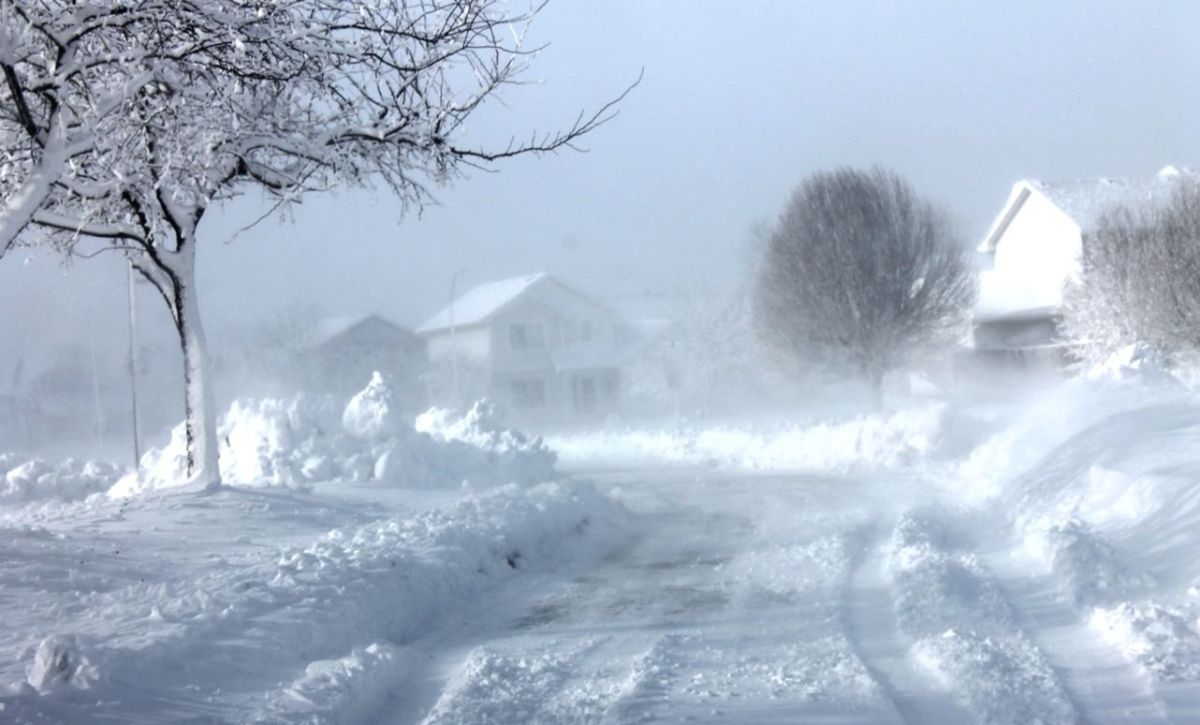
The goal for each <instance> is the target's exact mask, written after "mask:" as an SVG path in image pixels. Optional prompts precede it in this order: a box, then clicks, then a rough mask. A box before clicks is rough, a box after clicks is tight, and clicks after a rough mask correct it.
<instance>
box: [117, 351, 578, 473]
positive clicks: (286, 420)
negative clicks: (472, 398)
mask: <svg viewBox="0 0 1200 725" xmlns="http://www.w3.org/2000/svg"><path fill="white" fill-rule="evenodd" d="M395 400H396V396H395V394H394V393H393V391H392V389H391V388H390V386H389V385H388V383H387V381H386V380H385V379H384V378H383V377H382V376H381V375H379V374H378V373H376V374H375V375H373V376H372V378H371V381H370V382H369V383H368V385H367V387H366V388H364V389H363V390H362V391H361V392H359V393H358V394H356V395H355V396H354V397H353V398H351V400H350V401H349V403H348V404H346V405H345V407H344V408H342V409H340V410H339V407H338V405H337V404H336V403H335V402H334V401H332V400H331V399H329V398H318V397H312V396H305V395H300V396H297V397H295V398H291V399H287V400H279V399H261V400H250V399H241V400H236V401H234V402H233V404H232V405H231V406H230V408H229V411H228V412H227V413H226V414H225V415H224V416H223V417H222V419H221V422H220V425H219V426H218V438H219V439H220V465H221V478H222V480H223V481H224V482H225V483H228V484H234V485H240V486H282V487H287V488H293V489H300V490H308V489H310V488H311V487H312V486H313V485H314V484H316V483H320V482H325V481H351V482H370V483H375V484H379V485H391V486H409V487H434V488H437V487H447V486H460V485H469V486H475V487H487V486H496V485H503V484H506V483H525V484H529V483H538V482H543V481H547V480H552V479H554V478H556V477H557V473H556V471H555V456H554V454H553V453H552V452H551V451H550V450H549V449H548V448H546V446H545V445H544V444H543V443H542V442H541V439H540V438H535V439H529V438H527V437H525V436H524V435H523V434H521V433H520V432H519V431H514V430H507V429H503V428H501V427H500V426H498V425H497V424H496V423H495V420H494V418H493V416H492V414H491V409H490V408H489V407H488V406H487V405H486V404H484V403H479V404H476V405H475V406H474V407H473V408H471V410H470V411H468V412H467V413H466V414H465V415H456V414H455V413H453V412H451V411H446V410H439V409H433V410H431V411H429V412H427V413H424V414H422V415H421V416H419V417H418V418H417V424H416V426H415V427H414V425H413V424H412V423H411V422H406V421H404V420H402V419H401V418H400V415H399V413H397V410H398V407H397V405H396V402H395ZM185 451H186V447H185V438H184V430H183V426H182V424H181V425H180V426H178V427H176V429H175V430H174V431H173V432H172V435H171V441H170V443H169V444H168V445H167V446H165V447H164V448H161V449H152V450H150V451H148V452H147V453H146V454H145V455H144V456H143V457H142V470H141V472H140V474H139V475H134V474H130V475H128V476H125V477H124V478H122V479H121V481H120V482H119V483H118V484H117V485H116V486H114V487H113V488H112V490H111V491H110V494H111V495H113V496H129V495H132V494H135V493H138V492H141V491H145V490H153V489H161V488H171V487H174V486H179V485H182V483H183V482H184V481H185V479H186V476H185V475H184V470H185V460H186V459H185Z"/></svg>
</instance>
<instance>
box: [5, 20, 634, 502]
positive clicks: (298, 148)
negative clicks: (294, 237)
mask: <svg viewBox="0 0 1200 725" xmlns="http://www.w3.org/2000/svg"><path fill="white" fill-rule="evenodd" d="M2 7H3V10H2V11H0V22H2V23H3V29H2V30H0V32H2V33H3V38H4V45H3V50H2V51H0V68H2V69H3V71H4V74H5V79H6V93H7V96H8V99H9V100H10V101H11V103H6V104H4V107H3V109H2V110H0V139H2V140H0V172H2V173H0V185H2V189H0V190H2V192H3V198H4V207H3V209H2V211H0V233H2V234H3V236H0V254H2V253H3V251H6V250H7V249H9V248H10V247H11V246H12V245H13V244H41V245H50V246H53V247H55V248H58V249H60V250H62V251H64V252H65V253H67V254H80V253H83V252H85V251H86V250H88V249H91V248H92V247H93V246H94V245H95V244H97V243H103V244H112V245H119V248H120V250H121V252H122V253H124V254H127V255H128V256H129V258H130V259H131V261H132V263H133V264H134V266H135V267H136V269H137V271H138V272H139V273H140V274H141V275H142V276H143V277H145V278H146V279H147V280H149V281H150V282H151V283H152V284H153V285H154V286H155V288H156V289H157V290H158V291H159V293H160V294H161V296H162V298H163V299H164V301H165V302H166V304H167V306H168V308H169V310H170V313H171V317H172V320H173V322H174V324H175V327H176V330H177V332H178V335H179V340H180V344H181V348H182V350H183V355H184V366H185V369H184V379H185V388H186V409H187V419H186V432H187V441H188V470H189V475H190V476H191V477H192V478H193V479H195V480H197V481H198V482H200V483H204V484H206V485H210V486H211V485H217V484H219V480H218V473H217V465H216V455H217V446H216V444H215V421H214V417H215V416H214V411H213V403H212V395H211V391H210V389H209V386H208V385H207V384H206V380H205V377H206V375H207V364H206V361H205V358H206V344H205V337H204V331H203V327H202V325H201V323H200V319H199V307H198V298H197V290H196V285H195V258H196V257H195V255H196V243H197V239H198V228H199V225H200V223H201V221H202V220H203V218H204V216H205V214H206V212H207V211H208V210H209V209H210V208H211V206H212V204H213V203H214V202H215V201H219V200H222V199H228V198H231V197H233V196H236V195H238V194H240V193H244V192H245V191H247V190H250V189H260V190H263V191H265V192H266V193H268V194H269V195H272V196H274V197H275V198H276V200H277V201H278V203H280V204H284V205H286V204H290V203H292V202H294V201H296V200H297V199H298V198H299V197H300V196H301V195H302V194H305V193H309V192H314V191H321V190H325V189H330V188H333V187H335V186H341V185H349V186H369V185H375V184H383V185H384V186H385V187H386V188H387V189H389V190H390V191H391V192H392V193H393V194H394V195H395V197H396V198H397V200H398V201H399V202H400V205H401V207H402V209H409V208H413V207H418V208H419V207H420V206H421V205H423V204H425V203H427V202H428V201H429V200H430V198H431V197H430V189H431V187H432V186H433V185H437V184H444V183H447V182H451V181H453V180H455V179H457V178H458V177H459V175H460V173H461V170H462V167H464V166H468V167H471V166H486V165H488V164H491V163H492V162H495V161H499V160H502V159H505V158H509V157H512V156H518V155H525V154H541V153H548V152H553V151H557V150H560V149H569V148H574V147H575V144H576V142H577V141H578V140H579V139H580V138H581V137H582V136H584V135H586V134H588V133H590V132H591V131H593V130H595V129H596V128H597V127H599V126H600V125H601V124H603V123H604V122H606V121H608V120H609V119H611V118H612V117H613V115H614V114H615V106H616V103H618V102H619V101H620V99H621V98H623V97H624V94H621V95H620V96H618V97H617V98H615V99H614V100H612V101H610V102H608V103H606V104H603V105H602V106H600V108H599V109H598V110H596V111H595V112H591V113H581V114H580V115H579V116H578V117H577V118H576V119H575V120H574V121H573V122H571V123H570V124H569V125H567V126H566V127H565V129H563V130H553V131H550V132H546V133H542V134H538V133H534V134H533V135H531V136H530V137H529V138H528V140H526V141H523V142H522V141H515V140H514V141H511V142H509V143H508V144H505V145H502V146H500V147H499V148H488V147H479V146H474V145H471V144H470V143H468V142H467V141H466V140H465V139H464V138H463V136H464V133H465V128H466V126H465V124H466V122H467V120H468V118H469V117H471V116H472V114H473V113H474V112H475V111H477V110H478V109H479V108H481V107H482V106H483V105H484V103H485V102H486V101H488V100H489V99H490V98H492V97H494V96H495V95H496V94H497V93H499V92H500V91H501V90H502V89H504V88H505V87H507V86H510V85H513V84H516V83H519V82H520V79H521V76H522V73H523V72H524V71H525V70H526V69H527V67H528V63H529V61H530V60H531V59H532V50H531V49H529V48H526V47H525V43H524V35H525V29H526V27H527V26H528V23H529V22H530V21H531V20H532V19H533V17H534V16H535V15H536V14H537V11H538V10H539V9H540V6H534V7H532V8H530V10H529V11H528V12H525V13H518V14H513V13H511V12H510V11H509V5H508V4H507V3H503V2H498V1H496V0H390V1H382V2H374V3H346V2H341V1H335V0H239V1H236V2H235V1H233V0H191V1H189V2H182V3H180V2H167V1H166V0H123V1H119V2H111V1H105V2H100V1H99V0H97V1H95V2H67V1H66V0H34V1H30V2H21V3H14V2H12V0H3V5H2ZM627 92H628V90H626V93H627Z"/></svg>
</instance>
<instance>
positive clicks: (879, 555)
mask: <svg viewBox="0 0 1200 725" xmlns="http://www.w3.org/2000/svg"><path fill="white" fill-rule="evenodd" d="M854 538H855V539H856V541H855V544H854V545H852V547H851V552H852V555H854V557H855V558H854V559H853V560H852V567H853V573H852V575H851V577H850V580H849V583H848V586H847V589H846V596H845V601H844V603H843V606H842V617H843V619H844V626H845V630H846V637H847V639H848V640H849V641H850V646H851V648H852V649H853V651H854V654H855V655H856V656H857V657H858V658H859V660H861V661H862V663H863V665H864V666H865V667H866V668H867V671H868V672H869V673H870V675H871V677H873V678H874V679H875V681H876V682H877V683H878V684H879V686H880V688H881V689H882V690H883V693H884V694H885V695H886V696H887V698H888V699H889V701H890V702H891V704H892V707H893V708H894V709H895V710H894V713H893V715H894V720H895V721H896V722H901V723H905V724H906V725H924V724H926V723H952V722H956V723H965V722H972V721H974V719H975V718H974V717H973V716H972V715H971V714H970V713H969V712H968V711H966V710H964V709H963V708H962V707H961V706H960V705H959V704H958V703H957V702H955V700H954V698H953V697H952V695H951V694H950V693H949V692H947V691H946V690H945V689H944V688H942V687H940V686H939V685H938V683H937V682H936V680H935V679H934V678H933V677H931V676H930V675H929V674H928V673H927V672H925V671H924V670H922V669H918V667H917V666H916V664H915V662H914V661H913V658H912V654H911V648H912V641H911V640H910V639H909V638H908V637H907V636H905V635H904V633H903V632H901V631H900V629H899V625H898V623H897V621H896V616H895V613H894V612H893V609H892V597H891V592H890V589H889V586H888V582H887V577H886V576H885V574H884V556H883V546H884V543H885V540H883V539H882V538H880V536H879V534H878V532H877V530H876V529H874V528H868V529H863V530H861V531H860V532H859V535H858V536H857V537H854Z"/></svg>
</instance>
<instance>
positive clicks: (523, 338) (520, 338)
mask: <svg viewBox="0 0 1200 725" xmlns="http://www.w3.org/2000/svg"><path fill="white" fill-rule="evenodd" d="M508 343H509V345H510V346H511V347H512V349H514V350H541V349H542V348H543V347H545V345H546V338H545V335H544V334H543V332H542V326H541V325H521V324H518V325H510V326H509V328H508Z"/></svg>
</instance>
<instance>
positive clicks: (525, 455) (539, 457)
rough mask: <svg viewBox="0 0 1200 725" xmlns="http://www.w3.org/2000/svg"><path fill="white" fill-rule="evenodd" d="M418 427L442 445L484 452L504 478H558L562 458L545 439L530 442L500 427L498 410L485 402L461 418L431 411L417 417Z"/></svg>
mask: <svg viewBox="0 0 1200 725" xmlns="http://www.w3.org/2000/svg"><path fill="white" fill-rule="evenodd" d="M414 427H415V429H416V430H417V432H418V433H424V434H426V435H428V436H430V437H432V438H433V439H434V440H435V441H438V442H440V443H444V444H446V445H449V446H453V445H454V444H455V443H460V444H466V445H467V446H470V447H471V448H474V449H476V450H478V451H481V452H482V453H483V454H484V457H485V459H486V461H487V462H488V464H489V465H490V466H491V467H494V468H496V469H497V470H498V472H499V475H500V477H502V478H504V477H508V478H511V479H512V480H535V481H542V480H548V479H550V478H553V477H554V476H555V475H556V474H555V467H554V466H555V463H556V462H557V460H558V456H557V455H556V454H555V453H554V451H552V450H550V448H549V447H548V446H547V445H546V444H545V443H544V442H542V438H541V436H535V437H532V438H530V437H528V436H526V435H525V434H523V433H521V432H520V431H518V430H514V429H511V428H502V427H500V425H499V424H498V423H497V419H496V413H495V408H493V407H492V405H491V404H490V403H488V402H487V401H485V400H480V401H477V402H476V403H475V404H474V405H472V406H471V409H470V410H468V411H467V412H466V414H465V415H461V416H458V415H455V414H454V413H453V412H452V411H450V410H447V409H445V408H430V409H429V410H427V411H425V412H424V413H422V414H421V415H419V416H417V419H416V422H415V423H414Z"/></svg>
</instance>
